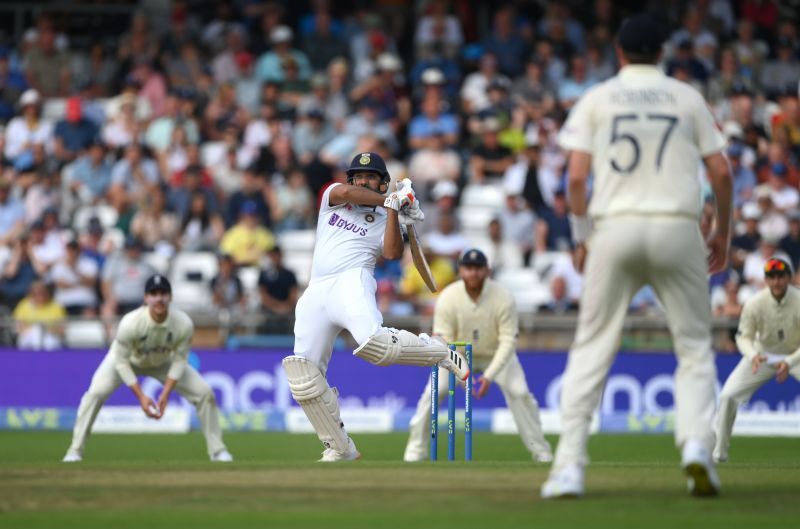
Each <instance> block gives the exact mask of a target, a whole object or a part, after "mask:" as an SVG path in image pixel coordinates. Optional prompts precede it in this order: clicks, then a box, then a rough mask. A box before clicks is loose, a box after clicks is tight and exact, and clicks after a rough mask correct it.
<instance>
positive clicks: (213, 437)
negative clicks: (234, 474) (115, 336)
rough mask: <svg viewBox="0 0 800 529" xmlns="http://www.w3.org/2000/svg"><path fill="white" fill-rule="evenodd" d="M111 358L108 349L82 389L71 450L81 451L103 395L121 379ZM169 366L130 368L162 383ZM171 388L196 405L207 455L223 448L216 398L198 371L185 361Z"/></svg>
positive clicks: (112, 391) (104, 397) (115, 386)
mask: <svg viewBox="0 0 800 529" xmlns="http://www.w3.org/2000/svg"><path fill="white" fill-rule="evenodd" d="M114 362H115V358H114V357H113V355H112V354H110V353H109V354H107V355H106V357H105V358H104V359H103V361H102V362H101V363H100V366H99V367H98V368H97V371H95V372H94V375H93V376H92V383H91V384H90V385H89V389H88V390H87V391H86V393H84V395H83V398H81V403H80V406H79V407H78V416H77V418H76V419H75V428H74V429H73V433H72V444H71V445H70V448H69V449H70V451H71V452H73V451H74V452H77V453H78V454H83V448H84V446H85V444H86V438H87V437H88V436H89V432H90V431H91V429H92V424H94V420H95V418H97V414H98V413H99V412H100V408H102V406H103V403H104V402H105V401H106V399H108V397H110V396H111V394H112V393H114V391H115V390H116V389H117V388H118V387H119V386H121V385H122V379H121V378H120V376H119V375H118V374H117V370H116V368H115V367H114ZM169 368H170V363H166V364H164V365H163V366H160V367H155V368H148V369H142V368H138V367H135V366H133V372H134V373H136V375H137V376H142V375H145V376H149V377H153V378H155V379H157V380H160V381H161V383H162V384H163V383H164V381H166V379H167V373H168V372H169ZM175 391H177V392H178V393H180V394H181V395H183V397H184V398H185V399H186V400H188V401H189V402H191V403H192V404H194V406H195V408H196V409H197V416H198V418H199V419H200V427H201V430H202V431H203V435H204V436H205V438H206V447H207V448H208V455H209V456H213V455H214V454H217V453H219V452H220V451H222V450H225V449H226V448H225V444H224V443H223V442H222V430H221V429H220V425H219V410H218V409H217V400H216V398H215V397H214V391H213V390H212V389H211V386H209V385H208V383H207V382H206V381H205V380H203V377H201V376H200V373H198V372H197V371H196V370H195V369H194V368H193V367H192V366H189V365H187V366H186V368H185V369H184V371H183V375H181V378H179V379H178V382H177V384H176V385H175ZM142 413H144V412H142ZM167 413H169V412H167Z"/></svg>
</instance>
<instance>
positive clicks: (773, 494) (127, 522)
mask: <svg viewBox="0 0 800 529" xmlns="http://www.w3.org/2000/svg"><path fill="white" fill-rule="evenodd" d="M354 438H355V440H356V442H357V444H358V446H359V448H360V450H361V452H362V454H363V457H362V459H361V460H360V461H357V462H354V463H345V464H334V465H330V464H328V465H325V464H321V463H316V462H315V459H316V458H317V457H319V452H320V445H319V442H318V441H317V440H316V438H315V437H314V436H312V435H289V434H280V433H268V434H263V433H239V434H228V435H227V436H226V442H227V443H228V446H229V448H230V450H231V452H232V453H233V454H234V456H235V457H236V462H235V463H233V464H211V463H209V462H208V460H207V459H206V457H205V445H204V442H203V438H202V436H201V435H200V434H199V433H197V432H194V433H192V434H189V435H174V436H172V435H161V436H151V435H127V436H125V435H96V436H94V437H92V438H91V440H90V442H89V445H88V449H87V453H86V460H85V461H84V462H83V463H80V464H75V465H66V464H62V463H60V458H61V457H62V456H63V454H64V451H65V450H66V447H67V444H68V442H69V434H67V433H63V432H59V433H49V432H48V433H43V432H0V527H2V528H6V527H15V528H17V527H18V528H25V529H33V528H39V527H42V528H45V527H46V528H72V527H74V528H79V529H88V528H95V527H97V528H104V529H121V528H125V527H136V528H141V529H143V528H148V529H150V528H153V529H155V528H162V527H163V528H167V527H169V528H178V527H189V528H191V529H201V528H211V527H220V528H222V527H225V528H227V527H253V528H255V527H276V528H283V527H286V528H291V529H297V528H305V527H309V528H320V527H322V528H338V527H342V528H370V529H375V528H377V529H386V528H394V527H402V528H407V529H416V528H421V527H436V528H447V527H458V528H473V527H474V528H482V529H494V528H499V527H513V528H523V527H524V528H539V527H541V528H547V529H551V528H561V527H565V528H566V527H592V528H601V527H609V528H615V529H622V528H627V527H630V528H634V527H635V528H646V529H655V528H661V527H664V528H680V529H686V528H689V527H703V528H712V527H720V528H722V527H724V528H733V527H743V528H744V527H747V528H753V527H758V528H765V527H783V528H785V527H792V526H794V525H795V524H796V523H797V520H798V518H800V503H799V502H798V499H797V497H798V493H799V492H800V441H798V440H797V439H786V438H734V445H733V451H732V457H733V460H732V462H730V463H728V464H725V465H724V466H722V467H721V468H720V475H721V478H722V483H723V494H722V496H721V497H719V498H715V499H702V500H701V499H696V498H691V497H690V496H689V495H688V494H687V493H686V488H685V486H686V484H685V480H684V478H683V475H682V474H681V472H680V470H679V468H678V454H677V451H676V450H675V449H674V448H673V446H672V438H671V437H669V436H638V435H598V436H594V437H593V438H592V442H591V453H592V459H593V462H592V465H591V466H590V467H589V471H588V474H587V496H586V497H585V498H583V499H581V500H566V501H543V500H540V499H539V496H538V490H539V486H540V485H541V483H542V481H543V480H544V479H545V476H546V472H547V468H546V467H545V466H543V465H538V464H535V463H533V462H532V461H530V460H529V459H528V457H527V452H526V451H525V450H524V449H523V448H522V445H521V443H520V441H519V438H518V437H517V436H512V435H491V434H488V433H478V434H476V436H475V461H473V462H471V463H466V462H464V461H460V462H456V463H448V462H447V461H440V462H439V463H436V464H431V463H427V462H426V463H417V464H404V463H402V462H401V461H400V460H399V459H400V457H401V455H402V451H403V446H404V443H405V439H406V436H405V434H402V433H397V434H386V435H366V434H356V435H354ZM442 441H444V440H442ZM458 441H459V449H461V447H462V445H461V444H460V443H461V442H463V437H461V436H459V439H458ZM551 441H555V440H554V439H551ZM439 449H440V456H445V457H446V450H447V447H446V445H445V443H444V442H441V445H440V447H439Z"/></svg>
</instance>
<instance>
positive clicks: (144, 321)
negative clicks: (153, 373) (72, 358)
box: [111, 306, 194, 386]
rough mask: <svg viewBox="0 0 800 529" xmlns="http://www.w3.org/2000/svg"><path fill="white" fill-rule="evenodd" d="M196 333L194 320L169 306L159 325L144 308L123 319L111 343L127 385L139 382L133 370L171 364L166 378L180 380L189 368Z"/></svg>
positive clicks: (119, 371) (122, 377) (118, 368)
mask: <svg viewBox="0 0 800 529" xmlns="http://www.w3.org/2000/svg"><path fill="white" fill-rule="evenodd" d="M193 334H194V324H193V323H192V319H191V318H190V317H189V316H188V315H187V314H186V313H185V312H183V311H182V310H178V309H176V308H173V307H170V309H169V314H168V315H167V319H166V320H164V322H163V323H156V322H155V321H153V319H152V318H151V317H150V312H149V309H148V308H147V307H146V306H141V307H139V308H138V309H136V310H133V311H131V312H129V313H128V314H126V315H125V316H123V318H122V320H120V322H119V328H118V329H117V337H116V338H115V339H114V342H113V343H112V344H111V354H113V355H114V356H115V358H116V362H115V367H116V368H117V373H118V374H119V376H120V378H121V379H122V381H123V382H124V383H125V385H127V386H131V385H133V384H134V383H136V373H134V370H133V367H138V368H142V369H149V368H155V367H161V366H163V365H164V364H167V363H171V364H172V365H171V366H170V368H169V372H168V373H167V377H169V378H171V379H174V380H178V379H179V378H180V377H181V375H183V371H184V369H186V363H187V359H188V357H189V347H190V346H191V342H192V335H193Z"/></svg>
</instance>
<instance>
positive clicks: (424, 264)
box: [406, 224, 439, 292]
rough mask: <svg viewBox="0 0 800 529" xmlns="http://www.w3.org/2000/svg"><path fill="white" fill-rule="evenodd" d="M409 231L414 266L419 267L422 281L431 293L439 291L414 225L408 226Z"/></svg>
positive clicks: (418, 270)
mask: <svg viewBox="0 0 800 529" xmlns="http://www.w3.org/2000/svg"><path fill="white" fill-rule="evenodd" d="M406 229H407V230H408V242H409V244H410V245H411V257H412V259H413V260H414V266H416V267H417V272H419V275H420V276H422V280H423V281H424V282H425V284H426V285H427V286H428V289H429V290H430V291H431V292H436V291H437V290H439V289H438V288H437V287H436V280H435V279H433V274H432V273H431V268H430V266H428V261H427V260H426V259H425V254H424V253H422V244H421V243H420V242H419V235H417V229H416V228H415V227H414V225H413V224H409V225H407V226H406Z"/></svg>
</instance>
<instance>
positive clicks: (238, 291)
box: [211, 254, 246, 312]
mask: <svg viewBox="0 0 800 529" xmlns="http://www.w3.org/2000/svg"><path fill="white" fill-rule="evenodd" d="M211 295H212V298H213V299H214V306H215V307H216V308H218V309H227V310H232V311H237V312H238V311H241V310H243V309H244V307H245V301H246V300H245V297H244V288H243V287H242V281H241V280H240V279H239V277H238V276H237V275H236V262H235V261H234V260H233V257H231V256H230V255H228V254H220V256H219V272H218V273H217V275H215V276H214V277H213V278H212V279H211Z"/></svg>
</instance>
